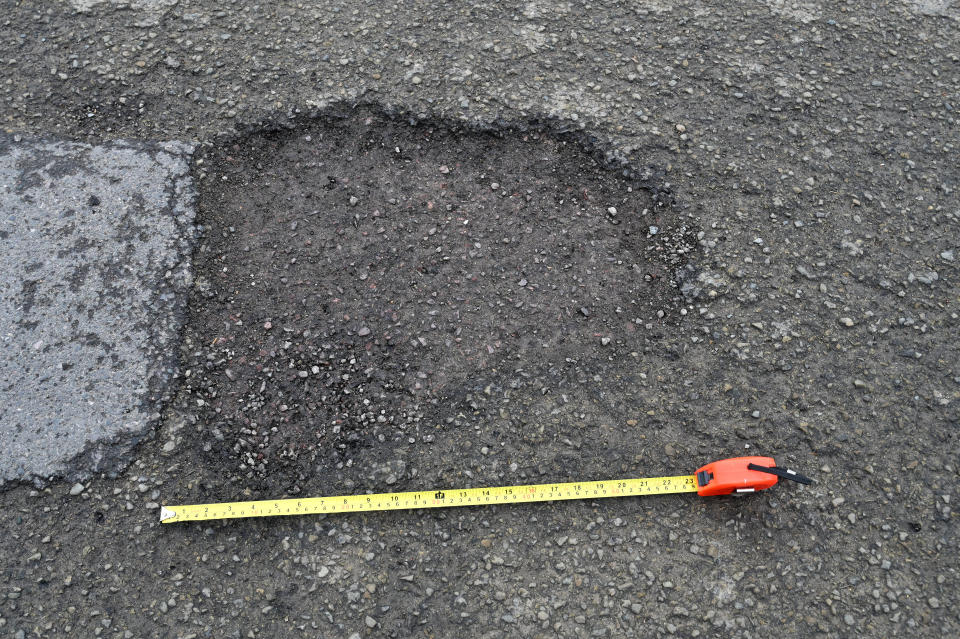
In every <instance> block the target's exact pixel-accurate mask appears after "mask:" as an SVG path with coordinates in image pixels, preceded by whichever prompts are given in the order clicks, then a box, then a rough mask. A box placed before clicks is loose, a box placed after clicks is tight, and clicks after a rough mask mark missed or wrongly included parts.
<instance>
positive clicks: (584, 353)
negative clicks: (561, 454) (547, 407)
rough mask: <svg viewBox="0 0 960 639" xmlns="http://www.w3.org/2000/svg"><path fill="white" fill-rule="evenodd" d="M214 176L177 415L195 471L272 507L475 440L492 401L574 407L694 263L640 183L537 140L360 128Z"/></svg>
mask: <svg viewBox="0 0 960 639" xmlns="http://www.w3.org/2000/svg"><path fill="white" fill-rule="evenodd" d="M202 166H203V169H204V170H205V171H207V172H208V173H207V177H206V178H205V180H204V181H203V182H202V188H201V199H200V203H199V209H198V214H199V220H200V222H201V223H202V224H203V226H204V227H205V229H206V231H207V232H206V233H205V237H204V239H203V240H202V241H201V242H200V245H199V250H198V253H197V258H196V265H195V266H196V269H197V280H196V285H195V293H194V297H193V299H192V302H191V311H190V317H191V319H190V323H189V325H188V329H187V331H186V336H185V339H186V347H185V351H184V354H185V360H186V361H185V364H184V367H185V369H187V370H186V371H185V372H186V375H187V378H186V384H185V389H184V390H185V393H186V396H185V398H184V401H183V402H182V405H184V406H190V407H191V411H195V414H194V415H193V418H194V419H193V421H194V422H195V423H196V424H197V428H198V432H197V434H198V436H199V437H200V438H202V439H203V440H204V445H203V448H204V449H205V450H206V452H207V455H208V457H207V459H206V462H205V464H209V465H211V466H214V467H218V468H220V467H224V466H225V468H226V469H227V470H226V472H228V473H230V474H231V476H233V477H235V478H237V479H242V480H243V482H244V483H247V484H249V483H250V482H251V481H253V482H254V483H257V482H261V481H262V482H265V484H262V485H264V487H265V488H266V487H269V488H272V489H273V490H274V492H276V491H289V492H291V493H297V492H298V489H302V488H304V486H305V482H309V481H310V480H311V478H314V477H318V476H319V477H329V476H330V472H329V471H334V470H335V469H336V468H344V467H349V466H350V465H351V464H353V463H360V460H359V458H357V455H358V454H361V453H362V454H365V455H367V456H366V457H364V461H363V464H362V465H365V466H366V465H370V464H374V463H376V462H377V461H379V460H388V459H391V454H394V455H396V454H398V453H397V447H398V446H406V445H408V444H409V443H410V442H413V441H424V440H425V441H427V442H430V441H433V439H434V438H435V437H436V436H437V434H438V433H439V432H440V430H439V429H441V428H447V427H449V428H457V427H461V428H467V426H465V425H464V423H463V422H462V420H461V417H462V416H463V415H479V414H480V413H479V412H478V411H479V408H478V407H479V404H481V403H483V404H485V405H486V406H488V408H490V409H491V410H492V415H490V416H489V418H487V417H484V420H485V421H488V422H489V421H494V423H495V420H494V417H497V418H499V416H501V415H503V414H504V411H505V410H506V408H509V409H510V410H512V411H514V412H518V411H521V409H522V405H521V404H520V403H518V401H517V397H518V395H519V394H521V393H533V394H534V395H535V396H537V397H543V395H544V394H545V392H546V391H545V390H543V389H545V388H547V387H552V388H554V389H556V388H558V387H563V388H564V389H566V390H564V392H565V393H566V394H567V395H565V396H564V397H566V396H569V397H573V396H574V395H575V394H576V393H577V392H579V391H578V388H580V387H581V386H582V385H581V384H580V383H579V382H578V381H577V380H578V379H580V378H581V377H583V376H584V375H585V374H586V371H587V370H588V369H590V370H591V371H592V372H591V373H590V374H591V379H592V376H593V375H598V374H600V375H606V373H609V372H611V371H612V369H610V368H609V367H610V366H613V365H612V364H609V361H610V360H611V358H612V356H613V355H617V360H618V361H619V362H622V359H621V356H622V355H624V354H625V353H624V351H625V350H626V351H627V352H629V351H630V350H632V349H633V347H632V346H630V344H635V343H636V337H637V336H638V335H639V333H642V332H644V331H645V330H647V329H646V328H645V326H646V325H648V324H649V323H650V322H651V321H653V322H656V323H657V324H658V325H659V323H660V322H661V318H663V317H664V315H665V314H667V315H669V314H670V313H674V314H675V313H676V311H677V308H678V306H679V305H680V301H679V300H680V299H681V298H680V297H679V291H678V290H677V288H676V287H675V285H674V283H673V279H674V278H673V274H674V273H675V272H676V270H677V269H679V268H680V267H681V265H682V264H683V263H684V262H685V261H686V259H687V252H688V251H692V250H693V247H694V246H695V244H696V238H695V237H694V231H693V229H691V228H688V227H686V226H684V225H683V224H680V223H677V221H676V220H675V219H674V217H675V216H674V214H673V213H672V212H671V211H670V210H669V207H666V206H658V205H657V204H656V202H655V199H656V198H654V196H653V195H652V194H651V192H650V189H648V188H645V186H644V184H643V183H642V182H640V181H639V180H632V181H631V180H628V179H625V178H624V177H623V176H622V175H621V174H620V173H618V172H615V171H611V170H609V169H608V168H607V167H605V166H603V165H602V163H601V162H599V161H598V160H597V159H596V158H595V157H594V156H592V155H591V154H589V153H588V152H586V151H585V150H584V148H583V147H582V146H581V145H580V144H578V143H577V142H575V141H574V140H572V139H571V138H567V137H564V136H556V135H552V134H549V133H546V132H544V131H527V132H520V131H505V132H499V133H489V132H487V133H476V132H468V131H463V130H451V129H450V128H448V127H446V126H444V125H442V124H438V123H420V124H417V125H413V126H412V125H410V124H409V123H408V122H406V121H399V120H391V119H389V118H386V117H383V116H380V115H375V114H369V113H363V112H361V113H359V114H352V115H351V116H350V117H348V118H346V119H343V120H335V119H331V120H329V121H317V122H314V123H310V124H307V125H305V126H303V127H301V128H298V129H296V130H294V131H288V132H283V133H260V134H255V135H251V136H248V137H246V138H244V139H242V140H239V141H238V142H237V143H235V144H229V145H226V146H225V147H223V148H222V149H219V150H217V151H215V152H213V153H211V154H209V155H208V156H207V157H205V158H204V161H203V164H202ZM671 309H673V310H671ZM616 366H618V367H620V366H631V364H629V363H628V362H623V363H622V364H621V363H618V364H616ZM604 367H606V368H604ZM623 372H624V370H623V369H622V368H618V369H617V371H616V375H617V376H622V373H623ZM627 372H628V373H629V370H627ZM548 378H549V379H548ZM608 387H609V388H611V389H614V388H617V383H616V382H615V381H614V380H612V379H611V380H610V383H609V385H608ZM534 389H535V390H534ZM511 393H512V394H513V397H514V402H513V404H511V405H510V406H509V407H506V406H503V407H502V408H503V409H504V411H500V410H498V409H497V408H496V407H493V406H492V404H491V402H490V401H487V400H494V399H495V400H496V401H498V402H499V401H505V402H510V399H509V397H510V395H511ZM558 401H563V402H566V399H563V400H558ZM537 406H538V407H537V408H536V410H540V408H539V406H540V403H539V400H538V404H537ZM472 427H473V426H470V427H469V428H472ZM507 430H508V431H510V432H518V433H522V432H524V430H525V429H523V428H519V427H517V428H508V429H507ZM439 444H440V442H438V445H439ZM374 451H376V453H374ZM391 451H393V453H391ZM371 455H372V457H371ZM389 474H390V473H389V472H388V473H387V475H389ZM395 474H398V476H401V475H402V472H399V473H395Z"/></svg>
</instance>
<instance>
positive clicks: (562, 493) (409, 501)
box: [160, 475, 697, 524]
mask: <svg viewBox="0 0 960 639" xmlns="http://www.w3.org/2000/svg"><path fill="white" fill-rule="evenodd" d="M692 492H697V480H696V477H695V476H694V475H678V476H674V477H650V478H642V479H614V480H604V481H587V482H567V483H562V484H532V485H522V486H493V487H487V488H452V489H444V490H425V491H418V492H404V493H378V494H373V495H340V496H332V497H309V498H304V499H276V500H262V501H244V502H231V503H214V504H190V505H182V506H164V507H162V508H161V509H160V522H161V523H165V524H172V523H177V522H184V521H207V520H213V519H236V518H240V517H281V516H294V515H319V514H336V513H351V512H370V511H383V510H412V509H417V508H455V507H459V506H493V505H497V504H520V503H531V502H547V501H566V500H574V499H603V498H610V497H639V496H645V495H667V494H671V493H692Z"/></svg>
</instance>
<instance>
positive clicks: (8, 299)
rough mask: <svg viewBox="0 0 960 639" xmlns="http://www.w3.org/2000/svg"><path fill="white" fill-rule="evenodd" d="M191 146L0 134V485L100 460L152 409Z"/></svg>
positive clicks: (162, 376) (148, 418) (170, 352)
mask: <svg viewBox="0 0 960 639" xmlns="http://www.w3.org/2000/svg"><path fill="white" fill-rule="evenodd" d="M190 152H191V148H190V147H188V146H186V145H183V144H179V143H166V144H156V145H154V144H142V143H136V144H132V143H114V144H109V145H105V146H90V145H87V144H74V143H66V142H37V141H33V142H27V141H16V140H14V139H12V138H7V139H4V140H0V272H3V273H4V277H3V279H2V281H0V342H2V349H0V380H2V381H0V482H4V481H10V480H22V479H34V480H43V479H46V478H49V477H52V476H65V477H81V476H83V475H85V474H89V473H90V472H95V471H98V472H99V471H108V472H109V471H111V470H114V469H116V467H117V466H118V465H119V464H120V463H122V461H123V455H124V453H125V452H127V451H129V449H130V447H131V446H132V444H134V443H135V442H136V441H138V440H139V438H140V437H141V436H142V434H143V433H144V432H145V431H146V429H148V428H149V427H150V426H151V424H152V423H153V421H154V420H155V419H156V418H158V416H159V414H158V408H159V401H160V400H161V398H162V397H163V395H164V393H165V392H166V391H167V388H168V384H169V381H170V380H171V378H172V376H173V374H174V366H175V357H174V355H175V352H176V346H175V344H176V340H177V337H178V334H179V330H180V327H181V325H182V305H183V301H184V300H183V297H184V294H185V292H186V289H187V287H188V285H189V282H190V280H191V276H190V260H189V257H190V250H191V246H192V240H191V238H192V235H193V200H194V195H193V186H192V180H191V177H190V174H189V171H188V161H189V156H190Z"/></svg>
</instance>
